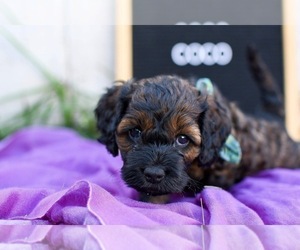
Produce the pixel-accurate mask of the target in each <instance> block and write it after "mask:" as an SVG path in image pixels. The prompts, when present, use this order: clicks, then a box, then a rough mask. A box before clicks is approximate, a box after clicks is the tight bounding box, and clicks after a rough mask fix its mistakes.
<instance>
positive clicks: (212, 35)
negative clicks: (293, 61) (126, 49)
mask: <svg viewBox="0 0 300 250" xmlns="http://www.w3.org/2000/svg"><path fill="white" fill-rule="evenodd" d="M179 42H183V43H186V44H190V43H194V42H197V43H200V44H204V43H206V42H211V43H214V44H217V43H219V42H226V43H228V44H229V45H230V46H231V48H232V51H233V57H232V60H231V61H230V63H229V64H227V65H225V66H220V65H216V64H215V65H213V66H206V65H204V64H201V65H199V66H191V65H186V66H178V65H176V64H175V63H174V62H173V60H172V58H171V50H172V48H173V46H174V45H175V44H177V43H179ZM249 44H253V45H255V46H256V47H257V49H258V50H259V52H260V54H261V55H262V57H263V59H264V60H265V62H266V63H267V65H268V67H269V68H270V70H271V72H272V73H273V75H274V76H275V79H276V80H277V82H278V84H279V85H280V88H281V90H282V91H283V85H282V83H283V52H282V31H281V26H279V25H273V26H272V25H266V26H262V25H249V26H244V25H239V26H234V25H228V26H227V25H226V26H220V25H213V26H203V25H197V26H193V25H184V26H181V25H169V26H158V25H153V26H151V25H150V26H148V25H136V26H134V27H133V76H134V77H136V78H143V77H151V76H154V75H158V74H178V75H181V76H184V77H191V76H192V77H197V78H198V77H208V78H210V79H211V80H212V81H213V82H215V83H216V84H217V85H218V86H219V88H220V89H221V91H222V92H223V93H224V94H225V96H226V97H228V99H230V100H234V101H236V102H237V103H238V104H239V105H240V107H241V108H242V109H243V110H244V111H246V112H248V113H251V114H256V115H261V114H262V108H261V103H260V97H259V90H258V87H257V85H256V83H255V81H254V80H253V78H252V76H251V73H250V71H249V68H248V64H247V58H246V48H247V46H248V45H249Z"/></svg>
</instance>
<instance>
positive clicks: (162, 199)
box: [139, 193, 170, 204]
mask: <svg viewBox="0 0 300 250" xmlns="http://www.w3.org/2000/svg"><path fill="white" fill-rule="evenodd" d="M139 200H140V201H143V202H148V203H153V204H166V203H168V202H169V201H170V195H168V194H165V195H158V196H151V195H147V194H145V193H141V194H140V199H139Z"/></svg>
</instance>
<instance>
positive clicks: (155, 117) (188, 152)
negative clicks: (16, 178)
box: [96, 76, 208, 195]
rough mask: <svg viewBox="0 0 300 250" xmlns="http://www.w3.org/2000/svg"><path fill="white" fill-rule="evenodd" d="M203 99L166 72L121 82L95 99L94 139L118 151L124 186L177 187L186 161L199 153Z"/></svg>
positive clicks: (154, 190) (183, 180) (153, 190)
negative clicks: (97, 131) (97, 135)
mask: <svg viewBox="0 0 300 250" xmlns="http://www.w3.org/2000/svg"><path fill="white" fill-rule="evenodd" d="M108 97H109V98H108ZM105 99H106V101H105ZM112 100H115V101H112ZM206 100H207V96H205V95H200V93H199V91H197V90H196V88H194V87H193V86H192V85H191V84H190V83H189V82H188V81H186V80H183V79H181V78H178V77H170V76H159V77H155V78H150V79H144V80H141V81H138V82H129V83H125V84H124V85H123V86H119V87H115V90H114V91H113V90H111V93H110V92H108V94H106V96H104V97H103V98H102V99H101V100H100V102H99V103H98V107H97V109H96V115H97V119H98V127H99V129H100V132H102V137H101V138H100V142H102V143H104V144H106V145H107V148H108V149H109V151H110V152H111V153H113V154H115V155H116V154H117V153H118V151H120V153H121V155H122V159H123V161H124V166H123V167H122V170H121V172H122V177H123V179H124V181H125V182H126V183H127V184H128V185H129V186H130V187H133V188H135V189H137V190H138V191H140V192H143V193H147V194H150V195H162V194H168V193H178V192H182V191H183V189H184V188H185V187H186V186H187V184H188V182H189V180H190V177H189V175H188V172H189V171H188V170H189V168H190V166H191V165H192V164H194V163H195V162H197V163H198V162H199V161H200V160H199V156H200V155H201V153H202V154H205V152H201V151H204V148H203V145H204V144H206V143H204V142H205V140H206V139H207V138H203V135H204V134H205V131H204V130H205V126H204V116H205V113H206V110H207V107H208V104H207V101H206ZM112 106H113V107H112ZM110 111H111V112H110ZM105 122H106V123H107V124H105ZM105 126H106V127H105ZM111 144H114V145H113V146H112V145H111ZM206 153H207V152H206ZM202 158H203V157H202Z"/></svg>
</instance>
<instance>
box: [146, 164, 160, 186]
mask: <svg viewBox="0 0 300 250" xmlns="http://www.w3.org/2000/svg"><path fill="white" fill-rule="evenodd" d="M144 175H145V178H146V180H147V181H149V182H151V183H159V182H161V181H162V179H163V178H164V177H165V171H164V170H163V169H161V168H159V167H147V168H145V170H144Z"/></svg>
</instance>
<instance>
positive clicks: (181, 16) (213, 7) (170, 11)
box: [133, 0, 282, 25]
mask: <svg viewBox="0 0 300 250" xmlns="http://www.w3.org/2000/svg"><path fill="white" fill-rule="evenodd" d="M281 5H282V1H281V0H184V1H183V0H133V24H136V25H137V24H138V25H152V24H155V25H172V24H175V23H177V22H186V23H190V22H200V23H201V24H203V23H205V22H208V21H210V22H214V23H218V22H220V21H224V22H227V23H228V24H231V25H281V24H282V11H281V9H282V6H281Z"/></svg>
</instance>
